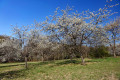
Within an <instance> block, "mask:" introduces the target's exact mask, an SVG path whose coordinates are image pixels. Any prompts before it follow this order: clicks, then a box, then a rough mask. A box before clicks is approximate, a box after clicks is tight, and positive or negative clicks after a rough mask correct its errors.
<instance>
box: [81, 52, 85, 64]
mask: <svg viewBox="0 0 120 80" xmlns="http://www.w3.org/2000/svg"><path fill="white" fill-rule="evenodd" d="M81 60H82V63H81V64H82V65H85V61H84V57H83V55H82V54H81Z"/></svg>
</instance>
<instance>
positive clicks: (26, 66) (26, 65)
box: [25, 57, 28, 69]
mask: <svg viewBox="0 0 120 80" xmlns="http://www.w3.org/2000/svg"><path fill="white" fill-rule="evenodd" d="M25 68H26V69H27V68H28V64H27V57H25Z"/></svg>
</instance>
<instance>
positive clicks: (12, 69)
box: [0, 57, 120, 80]
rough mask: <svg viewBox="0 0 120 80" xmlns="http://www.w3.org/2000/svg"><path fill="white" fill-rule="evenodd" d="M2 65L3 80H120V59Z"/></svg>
mask: <svg viewBox="0 0 120 80" xmlns="http://www.w3.org/2000/svg"><path fill="white" fill-rule="evenodd" d="M80 62H81V61H80V59H74V60H73V61H70V60H56V61H46V62H29V63H28V65H29V68H28V69H27V70H26V69H25V68H24V63H5V64H0V79H2V80H9V79H10V80H120V57H118V58H112V57H110V58H104V59H86V65H85V66H83V65H80Z"/></svg>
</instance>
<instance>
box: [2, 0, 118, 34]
mask: <svg viewBox="0 0 120 80" xmlns="http://www.w3.org/2000/svg"><path fill="white" fill-rule="evenodd" d="M105 3H106V0H0V35H3V34H6V35H11V28H12V27H11V26H10V25H11V24H12V25H15V24H18V25H20V26H21V25H30V24H33V23H34V20H37V21H43V20H45V17H46V16H49V15H53V13H54V11H55V9H56V8H57V7H60V8H61V9H65V8H66V6H67V5H69V6H74V9H75V10H78V11H79V12H81V11H84V10H88V9H89V10H90V11H96V10H98V9H99V8H100V7H101V8H102V7H104V5H105ZM114 3H120V0H115V1H113V4H114ZM114 10H115V11H117V12H120V5H119V6H117V7H116V8H114ZM119 14H120V13H118V14H116V15H114V16H113V17H115V16H119Z"/></svg>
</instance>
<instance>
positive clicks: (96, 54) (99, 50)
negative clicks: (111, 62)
mask: <svg viewBox="0 0 120 80" xmlns="http://www.w3.org/2000/svg"><path fill="white" fill-rule="evenodd" d="M89 55H90V57H92V58H103V57H109V56H110V55H109V53H108V47H105V46H98V47H95V48H94V47H91V48H90V54H89Z"/></svg>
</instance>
